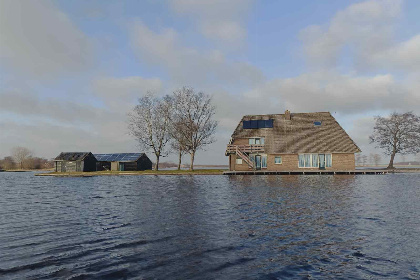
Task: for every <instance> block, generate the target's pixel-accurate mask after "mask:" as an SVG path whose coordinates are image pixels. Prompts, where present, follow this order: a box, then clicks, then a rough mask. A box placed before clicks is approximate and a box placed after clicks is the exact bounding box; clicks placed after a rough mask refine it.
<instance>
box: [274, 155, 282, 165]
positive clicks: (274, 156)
mask: <svg viewBox="0 0 420 280" xmlns="http://www.w3.org/2000/svg"><path fill="white" fill-rule="evenodd" d="M276 158H280V163H276ZM274 164H283V158H282V157H281V156H274Z"/></svg>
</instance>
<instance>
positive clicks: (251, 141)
mask: <svg viewBox="0 0 420 280" xmlns="http://www.w3.org/2000/svg"><path fill="white" fill-rule="evenodd" d="M248 144H249V145H264V138H263V137H260V138H249V139H248Z"/></svg>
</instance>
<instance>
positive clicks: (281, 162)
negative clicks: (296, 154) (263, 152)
mask: <svg viewBox="0 0 420 280" xmlns="http://www.w3.org/2000/svg"><path fill="white" fill-rule="evenodd" d="M276 157H279V158H280V163H276ZM298 159H299V158H298ZM274 164H277V165H280V164H283V158H282V157H281V156H274ZM298 164H299V163H298Z"/></svg>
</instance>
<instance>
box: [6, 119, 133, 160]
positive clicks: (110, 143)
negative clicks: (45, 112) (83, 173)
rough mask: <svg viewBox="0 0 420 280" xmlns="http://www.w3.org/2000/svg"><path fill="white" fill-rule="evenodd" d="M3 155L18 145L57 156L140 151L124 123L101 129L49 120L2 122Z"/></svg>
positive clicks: (36, 152)
mask: <svg viewBox="0 0 420 280" xmlns="http://www.w3.org/2000/svg"><path fill="white" fill-rule="evenodd" d="M0 130H1V131H2V132H3V131H4V132H5V133H1V134H0V142H1V143H2V145H1V149H0V157H4V156H7V155H9V154H10V150H11V149H12V148H13V147H15V146H16V145H20V146H24V147H27V148H29V149H31V150H33V151H34V152H35V155H36V156H41V157H47V158H53V157H56V156H57V155H58V153H59V152H61V151H75V152H84V151H91V152H95V153H107V152H133V151H138V148H136V145H135V142H134V141H133V140H132V138H131V137H130V136H128V135H127V133H126V131H124V129H122V127H121V122H110V123H105V124H104V125H103V126H102V127H101V129H100V130H96V128H95V127H94V128H93V129H89V130H87V129H84V128H81V127H79V126H63V125H60V124H58V125H56V124H51V123H47V122H38V123H36V124H22V123H20V122H14V121H7V122H6V121H0Z"/></svg>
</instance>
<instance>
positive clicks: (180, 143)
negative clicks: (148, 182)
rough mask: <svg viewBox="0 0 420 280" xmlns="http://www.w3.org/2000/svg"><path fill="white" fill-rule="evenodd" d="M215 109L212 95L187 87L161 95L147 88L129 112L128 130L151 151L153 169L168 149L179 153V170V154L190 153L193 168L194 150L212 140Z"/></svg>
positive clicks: (195, 151)
mask: <svg viewBox="0 0 420 280" xmlns="http://www.w3.org/2000/svg"><path fill="white" fill-rule="evenodd" d="M215 112H216V108H215V106H213V105H212V100H211V96H210V95H208V94H205V93H203V92H196V91H195V90H194V89H193V88H190V87H183V88H181V89H179V90H176V91H174V92H173V93H172V94H171V95H165V96H163V97H157V96H156V95H155V94H154V93H153V92H150V91H149V92H147V93H146V94H145V95H144V96H143V97H141V98H139V100H138V104H137V105H136V106H135V107H134V109H133V110H132V111H131V112H129V114H128V117H129V119H128V128H129V133H130V134H131V135H132V136H133V137H134V138H136V140H137V141H138V143H139V144H140V146H141V147H142V148H143V149H145V150H149V151H150V150H151V151H152V152H153V153H154V155H155V157H156V161H155V170H159V161H160V158H161V157H164V156H167V155H168V154H169V153H170V152H175V153H177V155H178V169H180V168H181V160H182V156H183V155H186V154H189V155H190V158H191V163H190V170H193V169H194V160H195V155H196V153H197V151H199V150H201V149H203V148H204V147H205V146H206V145H208V144H211V143H213V142H214V141H215V139H214V137H213V136H214V133H215V131H216V127H217V121H215V120H214V119H213V117H214V114H215Z"/></svg>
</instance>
